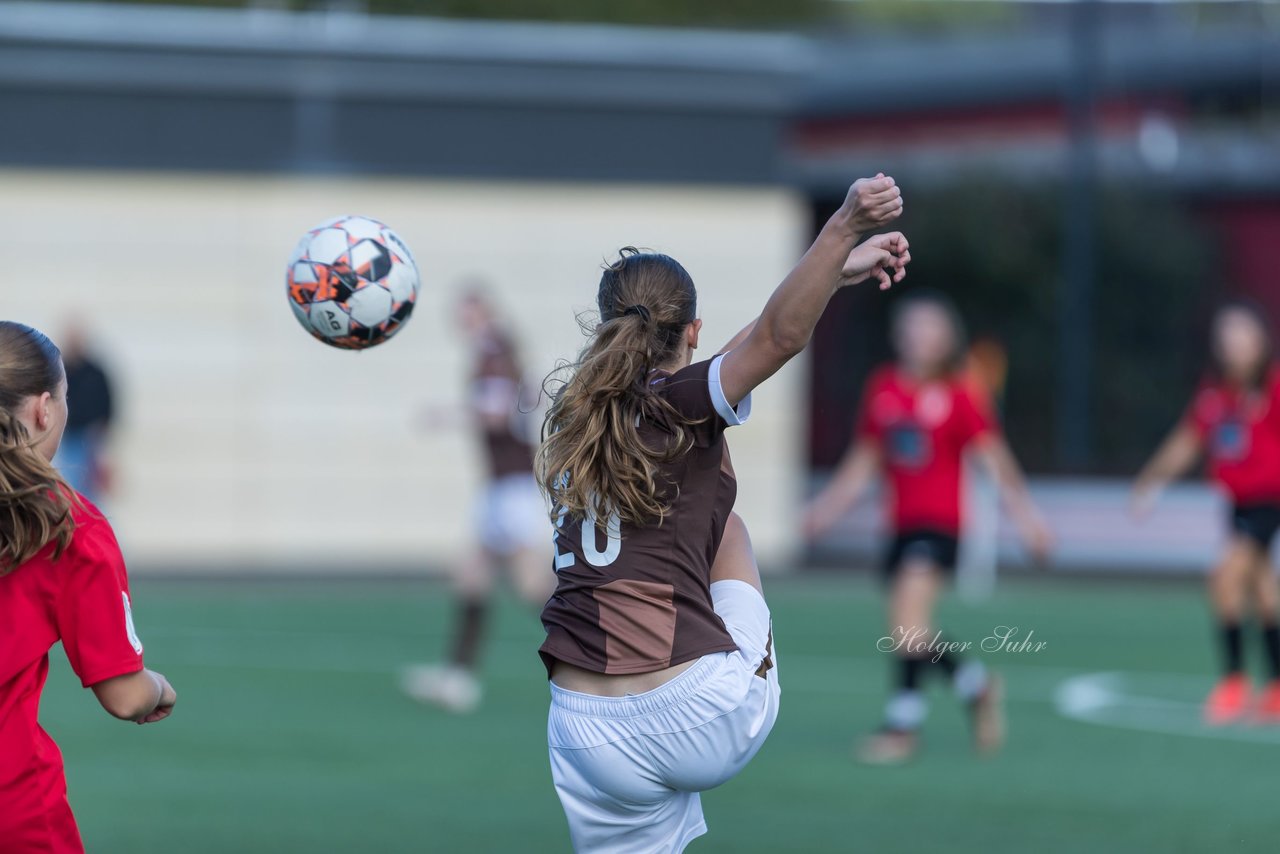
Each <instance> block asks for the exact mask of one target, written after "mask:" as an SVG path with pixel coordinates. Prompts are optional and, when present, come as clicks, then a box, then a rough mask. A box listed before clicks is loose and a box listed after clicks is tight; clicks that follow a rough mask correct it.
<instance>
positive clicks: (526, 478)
mask: <svg viewBox="0 0 1280 854" xmlns="http://www.w3.org/2000/svg"><path fill="white" fill-rule="evenodd" d="M475 514H476V519H475V524H476V530H477V532H478V533H479V536H480V545H482V546H484V548H485V549H486V550H488V551H490V552H493V553H494V554H496V555H499V556H501V557H510V556H511V555H513V554H515V553H516V552H518V551H520V550H521V549H524V548H528V547H530V546H538V545H544V544H545V543H546V541H547V540H549V539H550V538H551V523H550V522H549V521H547V505H546V502H545V501H544V500H543V498H542V492H541V491H540V490H539V489H538V484H537V482H536V481H534V479H533V475H531V474H509V475H506V476H505V477H500V478H498V479H497V480H495V481H493V482H492V483H490V484H489V485H488V486H487V487H486V488H485V490H484V492H483V493H482V494H481V495H480V499H479V500H478V501H477V502H476V510H475Z"/></svg>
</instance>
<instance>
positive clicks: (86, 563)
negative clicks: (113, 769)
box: [0, 499, 142, 854]
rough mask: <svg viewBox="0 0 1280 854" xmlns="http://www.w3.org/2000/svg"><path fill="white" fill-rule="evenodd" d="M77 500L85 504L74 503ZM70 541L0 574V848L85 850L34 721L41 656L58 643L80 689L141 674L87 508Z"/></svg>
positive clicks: (100, 526) (97, 520)
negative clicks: (55, 552) (56, 550)
mask: <svg viewBox="0 0 1280 854" xmlns="http://www.w3.org/2000/svg"><path fill="white" fill-rule="evenodd" d="M81 500H82V501H83V499H81ZM85 508H86V509H84V510H77V511H74V518H75V521H76V530H75V535H74V536H73V537H72V539H71V545H70V546H69V547H68V548H67V550H66V551H65V552H64V553H63V554H62V556H61V557H60V558H58V559H57V560H53V559H52V557H51V555H52V553H53V547H52V546H50V547H49V548H47V549H45V551H44V552H42V553H41V554H40V555H38V556H36V557H34V558H32V559H31V560H29V561H27V562H26V563H24V564H22V565H21V566H19V567H18V568H17V569H15V570H13V571H12V572H10V573H8V574H7V575H4V576H0V805H2V806H0V851H2V852H10V851H15V852H16V851H21V852H27V851H42V852H50V854H71V852H76V854H78V852H81V851H83V850H84V848H83V846H82V845H81V843H80V834H79V832H78V831H77V830H76V823H75V819H74V818H72V815H71V808H70V807H69V806H68V804H67V786H66V781H65V778H64V777H63V773H62V755H61V754H60V753H59V752H58V747H57V745H55V744H54V743H53V739H51V738H50V737H49V735H48V733H46V732H45V731H44V730H43V729H42V728H41V727H40V724H39V721H38V720H37V715H38V712H39V706H40V693H41V691H42V690H43V689H44V682H45V677H46V676H47V675H48V673H49V649H50V647H52V646H53V645H54V644H55V643H57V642H58V641H59V640H61V641H62V646H63V650H64V651H65V652H66V654H67V658H68V659H69V660H70V662H71V667H72V669H74V670H75V672H76V675H77V676H79V677H80V681H81V683H82V684H83V685H84V686H85V687H89V686H90V685H94V684H96V683H98V682H102V681H104V680H107V679H110V678H112V677H113V676H122V675H124V674H126V673H134V672H136V671H138V670H141V669H142V644H141V642H139V640H138V636H137V634H136V633H135V632H134V629H133V618H132V616H131V614H130V609H129V582H128V579H127V578H126V577H125V569H124V560H123V558H122V557H121V555H120V547H119V546H118V545H117V544H116V538H115V535H114V534H113V533H112V531H111V526H110V525H109V524H108V523H107V521H106V520H105V519H104V518H102V514H100V513H99V512H98V511H97V509H96V508H94V507H92V506H91V505H89V504H88V502H85Z"/></svg>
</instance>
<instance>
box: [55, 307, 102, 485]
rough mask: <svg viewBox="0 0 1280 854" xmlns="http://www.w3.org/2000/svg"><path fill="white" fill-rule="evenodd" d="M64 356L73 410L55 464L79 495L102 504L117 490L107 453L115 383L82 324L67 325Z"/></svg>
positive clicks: (63, 341)
mask: <svg viewBox="0 0 1280 854" xmlns="http://www.w3.org/2000/svg"><path fill="white" fill-rule="evenodd" d="M61 350H62V360H63V364H64V365H66V370H67V393H68V395H69V398H68V399H69V400H70V401H71V407H70V415H69V417H68V419H67V429H66V432H65V433H64V434H63V437H62V446H61V447H60V448H59V449H58V456H57V457H56V458H55V459H54V461H53V463H54V465H55V466H57V468H58V471H60V472H62V475H63V477H65V478H66V479H67V481H68V482H69V483H70V484H71V485H72V486H73V487H74V488H75V489H76V491H77V492H79V493H80V494H81V495H83V496H85V497H86V498H88V499H89V500H90V501H92V502H94V503H97V502H99V501H100V500H101V499H102V496H103V495H104V494H105V493H106V492H108V491H109V489H110V485H111V475H110V471H109V469H108V466H107V457H106V448H107V440H108V436H109V432H110V430H111V422H112V419H113V418H114V415H115V407H114V403H113V400H112V390H111V386H112V383H111V379H110V377H109V376H108V374H107V371H106V369H105V368H104V367H103V366H102V364H101V362H99V361H98V359H97V358H96V357H95V356H94V354H93V352H92V350H91V349H90V346H89V336H88V333H87V332H86V331H85V329H84V327H83V326H81V325H80V323H79V322H77V321H74V320H73V321H71V322H69V323H68V324H67V327H66V329H65V330H64V331H63V337H62V346H61Z"/></svg>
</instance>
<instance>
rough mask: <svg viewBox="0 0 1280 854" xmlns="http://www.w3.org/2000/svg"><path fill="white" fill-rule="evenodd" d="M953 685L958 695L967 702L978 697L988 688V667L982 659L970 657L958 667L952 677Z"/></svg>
mask: <svg viewBox="0 0 1280 854" xmlns="http://www.w3.org/2000/svg"><path fill="white" fill-rule="evenodd" d="M951 685H952V687H953V688H955V692H956V696H957V697H959V698H960V699H961V700H964V701H965V702H966V703H970V702H973V701H974V700H976V699H978V695H979V694H981V693H982V692H983V691H985V690H986V688H987V668H986V665H984V664H983V663H982V662H981V661H976V660H974V659H970V660H968V661H966V662H965V663H964V664H961V665H960V666H959V667H958V668H956V675H955V676H953V677H951Z"/></svg>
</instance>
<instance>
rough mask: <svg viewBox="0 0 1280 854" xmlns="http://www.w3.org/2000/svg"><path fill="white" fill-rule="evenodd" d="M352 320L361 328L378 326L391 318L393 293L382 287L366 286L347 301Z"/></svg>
mask: <svg viewBox="0 0 1280 854" xmlns="http://www.w3.org/2000/svg"><path fill="white" fill-rule="evenodd" d="M347 306H348V307H349V308H350V311H351V318H352V320H354V321H355V322H356V323H359V324H360V325H361V326H377V325H378V324H380V323H384V322H386V320H387V319H388V318H390V317H391V292H390V291H388V290H387V289H386V288H384V287H382V286H381V285H365V286H364V287H363V288H361V289H360V290H358V291H356V292H355V293H354V294H352V295H351V299H349V300H347Z"/></svg>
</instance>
